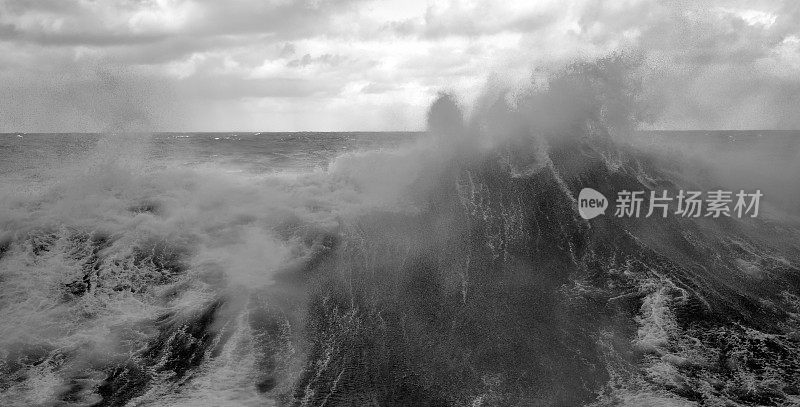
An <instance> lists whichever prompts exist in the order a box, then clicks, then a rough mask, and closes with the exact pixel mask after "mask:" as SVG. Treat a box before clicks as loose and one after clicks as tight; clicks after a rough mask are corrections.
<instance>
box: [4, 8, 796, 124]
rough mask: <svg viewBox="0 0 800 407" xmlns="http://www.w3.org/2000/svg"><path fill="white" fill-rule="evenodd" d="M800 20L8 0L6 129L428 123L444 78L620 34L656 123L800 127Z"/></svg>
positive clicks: (546, 60)
mask: <svg viewBox="0 0 800 407" xmlns="http://www.w3.org/2000/svg"><path fill="white" fill-rule="evenodd" d="M394 11H398V13H395V12H394ZM399 11H402V13H400V12H399ZM797 21H800V2H797V1H793V0H783V1H766V0H752V1H743V0H730V1H722V0H709V1H703V2H693V1H688V0H619V1H608V2H605V1H604V2H597V1H593V0H570V1H556V0H553V1H550V2H548V1H542V2H539V1H537V2H527V1H506V2H492V1H487V0H477V1H468V2H465V1H459V0H444V1H431V2H425V1H422V2H415V1H414V0H410V2H409V3H408V4H405V3H404V4H403V7H401V5H400V4H399V3H390V2H384V1H381V0H336V1H334V0H299V1H284V0H272V1H257V0H231V1H225V2H221V1H212V0H170V1H152V0H112V1H102V2H101V1H81V0H0V92H2V94H3V95H4V96H7V97H4V98H0V99H3V100H2V101H1V102H0V131H24V130H37V129H38V130H48V131H58V130H103V129H116V128H128V127H130V128H153V129H166V130H182V129H194V128H191V126H192V123H193V122H192V121H191V120H188V119H186V118H187V117H194V118H197V117H200V118H208V117H214V118H215V119H218V120H221V121H225V120H228V121H225V122H220V123H219V124H217V125H216V128H224V127H225V126H228V125H233V124H237V123H241V122H247V123H265V125H267V124H269V123H275V122H280V123H284V124H285V125H287V126H310V127H312V128H320V127H319V126H322V127H324V128H326V129H336V128H338V127H337V124H336V123H340V125H341V126H340V127H341V128H344V127H347V128H352V127H353V126H357V125H358V123H361V122H365V117H366V116H369V114H368V113H372V114H373V115H372V116H370V118H371V119H372V118H373V117H391V116H393V115H394V113H392V112H390V111H389V110H387V109H390V110H391V109H395V110H397V112H402V114H401V113H397V115H399V116H402V120H394V119H393V120H394V121H393V122H392V123H399V122H402V123H413V122H414V121H413V120H412V117H416V118H417V121H418V123H417V125H416V126H413V127H414V128H421V127H422V126H423V121H424V120H423V117H424V111H425V108H426V106H427V103H428V102H429V101H430V100H431V98H432V97H434V96H435V94H436V93H437V92H438V91H439V90H442V89H446V90H452V91H455V92H457V93H462V94H470V92H473V93H475V92H476V90H478V89H479V87H480V84H481V83H482V82H483V79H484V78H485V77H486V76H487V75H491V74H497V75H500V76H503V75H507V76H514V75H517V76H520V75H521V76H524V77H526V78H527V77H529V76H530V71H531V69H532V68H534V67H537V66H543V67H546V68H549V67H553V66H556V65H563V64H564V63H568V62H571V61H573V60H575V59H577V58H595V57H598V56H602V55H606V54H608V53H609V52H612V51H615V50H619V49H623V50H635V51H636V52H640V53H641V54H642V55H644V60H645V64H643V67H644V68H643V69H647V70H648V75H646V77H647V80H646V81H645V84H646V86H647V90H648V92H649V93H650V94H651V95H653V98H658V99H659V100H660V101H661V103H663V104H664V109H663V116H662V117H661V119H660V120H659V121H657V122H656V124H655V126H660V127H665V128H743V127H747V126H754V127H762V128H767V127H774V128H798V127H800V120H798V119H797V118H796V116H795V111H796V106H797V105H798V103H800V98H798V95H800V26H798V24H797ZM204 100H207V101H208V103H203V102H202V101H204ZM256 102H258V103H260V104H261V105H264V106H268V107H269V109H271V110H270V113H269V114H267V113H264V117H265V118H264V119H260V116H254V115H259V114H260V113H258V111H257V110H253V106H254V105H255V104H257V103H256ZM209 106H213V109H215V111H216V112H222V111H224V112H225V114H224V115H222V114H219V115H212V114H211V109H212V108H211V107H209ZM309 106H313V109H312V108H311V107H309ZM188 108H191V109H194V110H193V111H192V112H185V111H184V110H185V109H188ZM304 108H305V109H308V111H309V112H308V113H307V114H305V115H304V113H303V111H304V110H303V109H304ZM312 111H313V112H314V113H312ZM392 111H394V110H392ZM412 111H413V112H417V113H414V114H411V113H409V112H412ZM236 112H241V113H236ZM237 114H239V115H241V116H239V117H237V116H236V115H237ZM278 114H286V115H289V116H290V119H287V120H283V121H281V120H280V118H279V117H278V116H277V115H278ZM208 120H209V119H207V120H206V121H201V122H202V123H203V125H208ZM259 120H261V121H259ZM376 120H377V119H376ZM365 123H366V122H365ZM365 125H366V124H365ZM186 126H189V127H186ZM368 126H370V128H376V126H377V127H379V125H378V124H376V122H373V121H370V122H369V124H368ZM283 129H295V128H280V130H283ZM303 129H308V127H306V128H303ZM197 130H200V129H199V128H197ZM258 130H264V129H263V128H258Z"/></svg>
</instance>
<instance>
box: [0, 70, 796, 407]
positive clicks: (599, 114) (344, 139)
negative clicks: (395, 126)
mask: <svg viewBox="0 0 800 407" xmlns="http://www.w3.org/2000/svg"><path fill="white" fill-rule="evenodd" d="M618 68H619V66H618V65H617V64H616V62H614V61H613V60H606V61H601V62H599V63H597V64H588V65H580V64H579V65H576V66H572V67H570V68H568V69H567V70H565V71H563V72H561V73H559V74H558V75H555V76H554V78H553V79H552V80H551V82H550V86H549V87H548V88H547V89H544V90H543V89H538V90H535V91H533V90H532V91H530V92H527V93H523V94H522V95H521V96H519V97H518V98H517V99H516V100H515V101H514V103H510V102H509V98H508V97H507V94H506V93H504V92H499V91H498V92H495V94H494V96H492V92H487V96H486V97H485V99H484V100H482V101H480V102H479V104H478V106H477V107H476V109H475V112H473V113H472V114H471V116H470V118H469V120H464V119H463V118H462V110H461V108H460V107H459V106H458V104H457V103H456V100H455V99H454V98H453V97H451V96H448V95H443V96H442V97H441V98H440V99H438V100H437V101H436V102H435V103H434V104H433V105H432V107H431V111H430V123H429V128H430V131H429V132H428V134H426V135H405V136H403V135H394V136H392V137H388V138H384V139H380V136H378V135H368V134H362V135H353V134H343V135H330V134H328V135H325V134H322V135H313V134H307V135H306V134H299V135H298V134H293V135H267V134H265V135H232V134H226V135H181V134H171V135H156V136H153V137H149V136H148V137H145V136H141V137H139V136H133V135H123V136H112V135H104V136H92V137H93V138H92V137H88V136H87V137H88V138H84V137H83V136H63V137H65V138H62V139H59V138H58V137H56V136H47V137H45V136H38V137H39V138H38V139H37V136H29V135H24V137H23V138H21V140H18V138H17V137H16V136H13V137H14V138H13V139H12V138H7V139H4V140H3V143H12V142H15V143H19V142H23V141H24V142H25V143H33V144H32V145H39V146H41V147H42V149H40V150H37V151H39V152H37V153H32V152H30V151H29V150H27V149H26V148H21V147H19V146H18V145H17V147H13V146H11V147H9V148H8V149H6V151H17V154H23V153H24V152H25V151H28V153H24V154H28V155H27V156H22V158H20V157H21V156H14V159H17V160H18V161H19V162H23V163H24V162H31V161H36V159H33V158H31V157H32V154H40V155H41V162H50V163H52V162H53V157H60V158H59V159H58V160H56V161H58V163H57V164H51V166H50V167H49V168H48V169H46V170H40V169H38V168H34V167H33V166H31V167H30V168H28V167H24V168H22V167H19V168H12V167H9V168H7V169H4V170H3V172H2V175H3V177H4V179H5V180H6V181H7V182H6V185H5V186H4V187H3V189H2V195H0V197H1V198H2V206H0V231H2V234H0V309H1V310H2V312H0V320H2V324H0V404H2V405H9V406H11V405H26V406H27V405H41V406H49V405H97V406H117V405H131V406H133V405H136V406H146V405H159V406H163V405H172V406H179V405H184V406H196V405H264V404H266V405H287V406H356V405H357V406H362V405H375V406H379V405H380V406H386V405H388V406H406V405H407V406H412V405H413V406H423V405H426V406H463V405H470V406H517V405H518V406H528V405H552V406H564V405H595V406H606V405H630V406H639V405H701V404H702V405H791V404H793V403H798V402H800V401H799V400H800V398H798V397H800V396H799V394H800V372H798V370H799V369H800V336H798V333H797V332H798V327H800V278H798V276H800V274H798V273H800V239H798V237H800V227H798V222H797V218H796V217H795V215H793V212H792V210H793V208H792V207H791V205H790V204H786V202H789V201H781V202H779V204H775V205H771V206H770V205H767V202H765V203H764V204H765V205H766V206H765V207H764V208H763V209H762V215H761V216H760V217H758V218H753V219H734V218H730V219H705V218H699V219H695V218H681V217H677V216H671V217H667V218H616V217H613V216H600V217H597V218H594V219H592V220H589V221H586V220H583V219H582V218H581V217H580V216H579V214H578V210H577V207H576V197H577V196H578V193H579V191H580V190H581V189H582V188H584V187H590V188H594V189H596V190H598V191H600V192H601V193H603V194H604V195H606V196H608V197H612V196H615V195H616V192H617V191H621V190H623V189H627V190H642V191H650V190H656V191H661V190H663V189H667V190H670V191H675V190H677V189H681V188H683V189H686V188H693V189H701V190H707V189H712V188H716V187H719V185H725V184H724V183H723V181H720V180H719V179H718V178H719V177H718V176H717V175H718V174H717V172H719V171H720V170H719V168H717V167H710V166H709V164H708V163H697V162H696V160H689V159H681V158H678V157H677V156H676V155H673V154H666V153H664V152H663V151H662V150H663V149H661V148H656V149H654V148H651V147H652V144H650V145H649V146H650V147H643V146H642V145H641V144H640V143H637V142H635V141H636V140H638V141H641V140H642V139H643V137H638V138H635V137H634V138H633V139H632V138H623V136H625V135H629V134H631V133H630V125H631V124H630V123H628V121H635V120H638V119H637V117H638V115H640V112H635V111H634V107H636V106H639V105H638V103H636V101H637V99H636V97H637V96H636V94H635V93H631V92H629V91H628V90H629V89H630V86H629V84H628V83H627V80H628V79H627V78H628V77H627V76H626V75H625V74H624V71H621V70H619V69H618ZM3 137H6V136H3ZM634 139H636V140H634ZM65 140H66V141H65ZM69 140H73V141H69ZM321 140H322V141H321ZM37 143H38V144H37ZM76 143H77V144H76ZM689 144H690V145H691V143H689ZM29 145H31V144H29ZM70 146H72V147H70ZM75 146H77V147H75ZM67 147H69V148H67ZM751 147H752V146H751V145H749V144H748V148H751ZM14 148H17V149H18V150H14ZM48 148H49V149H52V152H49V151H51V150H48ZM793 148H797V147H796V145H795V147H793ZM42 151H43V152H42ZM794 151H795V152H796V151H797V150H794ZM782 153H784V154H786V151H785V148H783V149H782ZM789 155H791V156H792V157H789V159H788V160H787V161H786V162H785V163H783V164H784V165H785V168H789V169H792V168H795V167H792V166H793V165H796V163H797V162H800V161H796V160H795V158H794V157H795V156H794V155H792V154H789ZM793 160H795V161H793ZM6 162H9V161H6ZM786 196H791V194H789V195H786ZM787 205H788V206H787Z"/></svg>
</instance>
